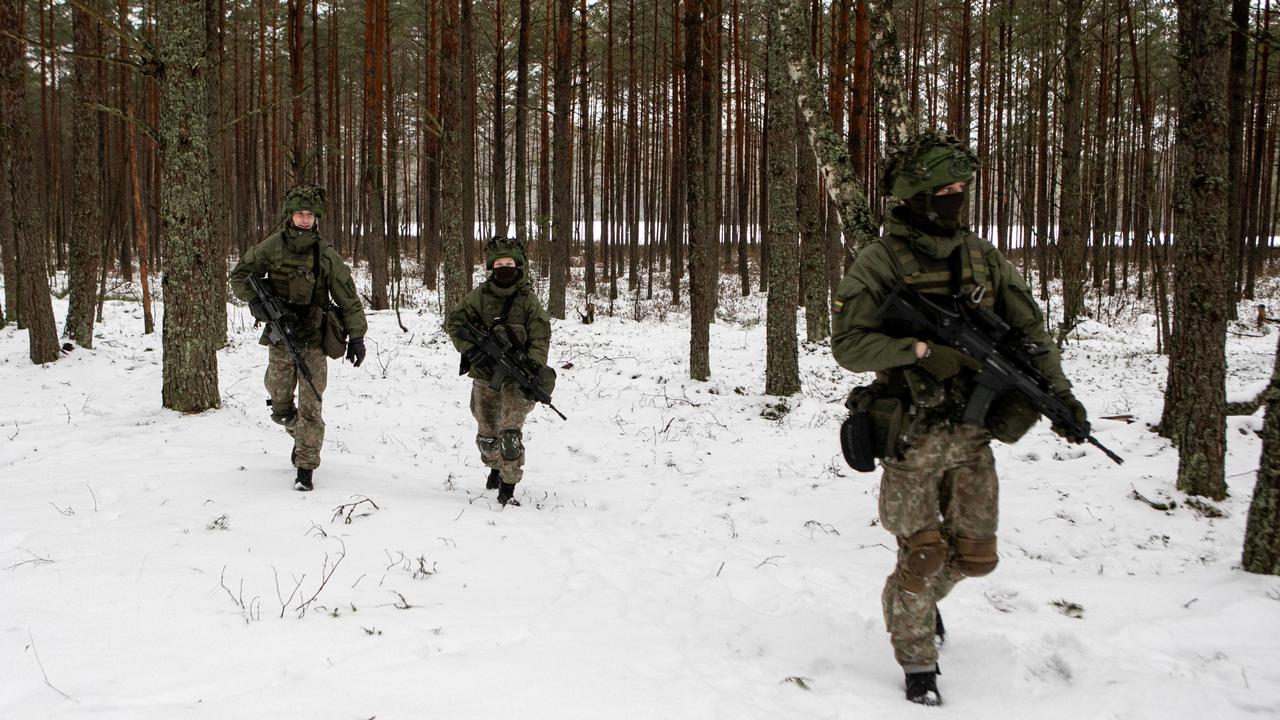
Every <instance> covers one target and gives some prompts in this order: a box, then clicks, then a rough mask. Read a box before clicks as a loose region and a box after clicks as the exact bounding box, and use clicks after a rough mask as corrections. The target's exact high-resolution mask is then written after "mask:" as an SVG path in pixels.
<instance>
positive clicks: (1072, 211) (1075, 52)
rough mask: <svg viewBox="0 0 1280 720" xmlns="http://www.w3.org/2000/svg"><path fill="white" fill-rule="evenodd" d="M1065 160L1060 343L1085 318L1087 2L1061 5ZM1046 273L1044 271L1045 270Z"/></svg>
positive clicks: (1060, 222)
mask: <svg viewBox="0 0 1280 720" xmlns="http://www.w3.org/2000/svg"><path fill="white" fill-rule="evenodd" d="M1060 9H1061V11H1062V19H1063V23H1064V32H1063V38H1062V39H1063V47H1062V84H1063V91H1062V116H1061V117H1062V157H1061V164H1062V166H1061V171H1060V172H1061V177H1060V182H1061V189H1060V193H1061V194H1060V195H1059V197H1058V207H1059V213H1060V215H1059V220H1058V259H1059V262H1060V267H1061V268H1062V304H1063V307H1062V314H1063V317H1062V325H1060V326H1059V327H1058V338H1059V341H1062V340H1064V339H1066V337H1067V335H1068V334H1069V333H1070V332H1071V331H1072V330H1073V329H1075V326H1076V324H1077V323H1079V322H1080V318H1081V317H1082V316H1083V315H1084V311H1085V307H1084V286H1085V278H1086V274H1087V271H1088V266H1087V264H1086V258H1085V225H1084V215H1083V212H1082V211H1083V206H1084V186H1083V184H1082V183H1081V180H1080V163H1081V145H1082V140H1081V136H1082V135H1083V126H1084V107H1083V104H1084V98H1083V97H1081V87H1082V85H1083V80H1084V51H1083V49H1082V46H1081V45H1082V43H1081V32H1082V28H1081V25H1082V23H1083V20H1084V2H1083V0H1062V5H1061V8H1060ZM1041 272H1042V274H1043V272H1044V269H1043V268H1042V269H1041Z"/></svg>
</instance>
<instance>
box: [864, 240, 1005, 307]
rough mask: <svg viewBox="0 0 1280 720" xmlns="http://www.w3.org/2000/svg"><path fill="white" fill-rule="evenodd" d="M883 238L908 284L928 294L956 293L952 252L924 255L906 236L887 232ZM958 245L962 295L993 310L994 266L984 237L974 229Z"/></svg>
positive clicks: (994, 302)
mask: <svg viewBox="0 0 1280 720" xmlns="http://www.w3.org/2000/svg"><path fill="white" fill-rule="evenodd" d="M880 241H881V242H883V243H884V244H885V247H887V248H888V250H889V255H890V256H891V257H892V258H893V262H894V264H895V265H896V266H897V268H898V272H900V273H901V274H902V278H903V282H905V283H906V285H907V287H909V288H911V289H912V290H915V291H916V292H919V293H924V294H927V295H944V296H947V297H950V296H951V295H952V294H953V290H952V277H951V276H952V271H953V268H952V260H951V256H948V257H945V258H939V259H935V258H928V257H921V256H920V255H919V254H918V253H916V252H915V251H914V250H912V249H911V244H910V243H909V242H908V241H907V239H906V238H903V237H899V236H897V235H885V236H884V237H882V238H881V239H880ZM957 249H958V251H959V252H958V255H959V258H958V260H959V265H960V268H959V270H960V273H959V274H960V278H959V280H960V282H959V291H960V292H959V296H960V298H961V299H962V300H964V301H965V302H967V303H968V304H970V305H971V306H977V307H983V308H986V309H988V310H990V309H991V308H993V307H995V304H996V296H995V287H994V286H993V285H992V283H991V270H990V268H988V267H987V259H986V249H985V248H984V247H983V244H982V241H981V240H979V239H978V236H977V235H975V234H974V233H968V234H967V235H965V238H964V242H963V243H962V244H960V245H959V246H958V247H957Z"/></svg>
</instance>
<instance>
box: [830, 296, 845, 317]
mask: <svg viewBox="0 0 1280 720" xmlns="http://www.w3.org/2000/svg"><path fill="white" fill-rule="evenodd" d="M843 309H844V301H843V300H841V299H840V298H836V299H835V300H832V301H831V314H832V315H839V314H840V311H841V310H843Z"/></svg>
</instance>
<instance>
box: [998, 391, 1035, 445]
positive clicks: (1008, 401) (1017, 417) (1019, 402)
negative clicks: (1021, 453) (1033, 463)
mask: <svg viewBox="0 0 1280 720" xmlns="http://www.w3.org/2000/svg"><path fill="white" fill-rule="evenodd" d="M1039 420H1040V410H1039V408H1037V407H1036V406H1035V405H1033V404H1032V403H1031V401H1030V400H1027V399H1026V398H1025V397H1023V396H1022V394H1021V393H1016V392H1006V393H1004V394H1003V395H1000V396H999V397H997V398H996V399H995V400H993V401H992V402H991V408H990V409H988V410H987V422H986V425H987V431H988V432H990V433H991V437H993V438H995V439H996V440H999V441H1000V442H1002V443H1009V444H1012V443H1015V442H1017V441H1019V440H1021V439H1022V436H1023V435H1026V434H1027V432H1029V431H1030V430H1031V428H1032V427H1033V426H1035V424H1036V422H1038V421H1039Z"/></svg>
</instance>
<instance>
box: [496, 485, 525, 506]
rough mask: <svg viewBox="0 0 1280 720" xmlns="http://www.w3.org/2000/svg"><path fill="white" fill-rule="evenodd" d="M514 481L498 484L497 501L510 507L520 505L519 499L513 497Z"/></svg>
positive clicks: (514, 491) (514, 492) (514, 490)
mask: <svg viewBox="0 0 1280 720" xmlns="http://www.w3.org/2000/svg"><path fill="white" fill-rule="evenodd" d="M515 494H516V486H515V483H509V482H504V483H501V484H500V485H499V486H498V502H500V503H502V504H503V505H510V506H511V507H520V501H519V500H517V499H516V498H515Z"/></svg>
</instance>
